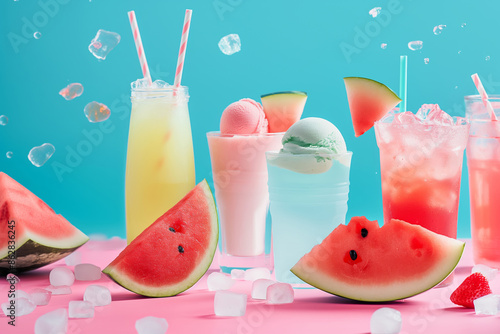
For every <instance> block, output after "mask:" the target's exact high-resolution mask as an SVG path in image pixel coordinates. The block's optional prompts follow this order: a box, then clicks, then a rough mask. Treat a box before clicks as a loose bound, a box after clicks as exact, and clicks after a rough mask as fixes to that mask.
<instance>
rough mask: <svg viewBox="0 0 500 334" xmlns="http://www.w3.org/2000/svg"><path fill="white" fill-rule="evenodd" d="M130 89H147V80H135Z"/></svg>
mask: <svg viewBox="0 0 500 334" xmlns="http://www.w3.org/2000/svg"><path fill="white" fill-rule="evenodd" d="M130 86H131V87H132V89H144V88H149V80H148V79H146V78H141V79H137V80H136V81H134V82H132V83H131V84H130Z"/></svg>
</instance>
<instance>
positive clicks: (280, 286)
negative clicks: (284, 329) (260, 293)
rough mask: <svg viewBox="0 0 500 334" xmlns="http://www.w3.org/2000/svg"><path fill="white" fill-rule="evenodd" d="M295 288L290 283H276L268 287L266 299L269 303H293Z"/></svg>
mask: <svg viewBox="0 0 500 334" xmlns="http://www.w3.org/2000/svg"><path fill="white" fill-rule="evenodd" d="M293 297H294V293H293V288H292V286H291V285H290V284H288V283H274V284H272V285H270V286H268V287H267V294H266V301H267V303H268V304H289V303H293Z"/></svg>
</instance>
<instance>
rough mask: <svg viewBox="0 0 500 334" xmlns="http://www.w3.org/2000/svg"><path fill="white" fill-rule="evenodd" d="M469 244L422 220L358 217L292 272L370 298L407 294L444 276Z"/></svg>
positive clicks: (395, 297)
mask: <svg viewBox="0 0 500 334" xmlns="http://www.w3.org/2000/svg"><path fill="white" fill-rule="evenodd" d="M464 246H465V243H464V242H462V241H458V240H456V239H452V238H448V237H445V236H443V235H440V234H437V233H434V232H431V231H429V230H427V229H425V228H423V227H421V226H419V225H413V224H409V223H406V222H404V221H401V220H396V219H392V220H391V221H389V222H388V223H386V224H384V226H382V227H379V226H378V223H377V221H369V220H368V219H366V218H365V217H353V218H352V219H351V221H350V222H349V224H348V225H347V226H346V225H339V226H338V227H337V228H335V229H334V230H333V231H332V233H330V235H328V236H327V237H326V238H325V239H324V240H323V242H322V243H321V244H319V245H316V246H314V248H313V249H312V250H311V251H310V252H309V253H307V254H306V255H304V256H303V257H302V258H301V259H300V260H299V262H297V264H296V265H295V266H294V267H293V268H292V269H291V271H292V272H293V273H294V274H295V275H296V276H297V277H299V278H300V279H302V280H303V281H304V282H306V283H309V284H310V285H312V286H315V287H317V288H318V289H321V290H324V291H326V292H329V293H331V294H334V295H337V296H341V297H345V298H349V299H353V300H359V301H368V302H385V301H392V300H398V299H404V298H407V297H411V296H413V295H416V294H419V293H421V292H424V291H426V290H428V289H430V288H432V287H434V286H436V285H437V284H438V283H440V282H441V281H443V280H444V279H445V278H446V277H447V276H448V275H449V274H450V273H451V272H453V270H454V269H455V267H456V266H457V264H458V262H459V260H460V258H461V256H462V253H463V250H464Z"/></svg>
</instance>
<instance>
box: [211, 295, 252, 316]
mask: <svg viewBox="0 0 500 334" xmlns="http://www.w3.org/2000/svg"><path fill="white" fill-rule="evenodd" d="M246 309H247V295H246V294H244V293H236V292H231V291H217V292H216V293H215V298H214V312H215V315H218V316H222V317H241V316H243V315H245V311H246Z"/></svg>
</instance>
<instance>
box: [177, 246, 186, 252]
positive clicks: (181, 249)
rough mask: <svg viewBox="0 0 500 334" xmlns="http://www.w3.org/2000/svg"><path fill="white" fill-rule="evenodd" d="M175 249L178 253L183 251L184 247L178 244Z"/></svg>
mask: <svg viewBox="0 0 500 334" xmlns="http://www.w3.org/2000/svg"><path fill="white" fill-rule="evenodd" d="M177 249H178V250H179V253H184V247H182V246H181V245H179V247H177Z"/></svg>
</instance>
